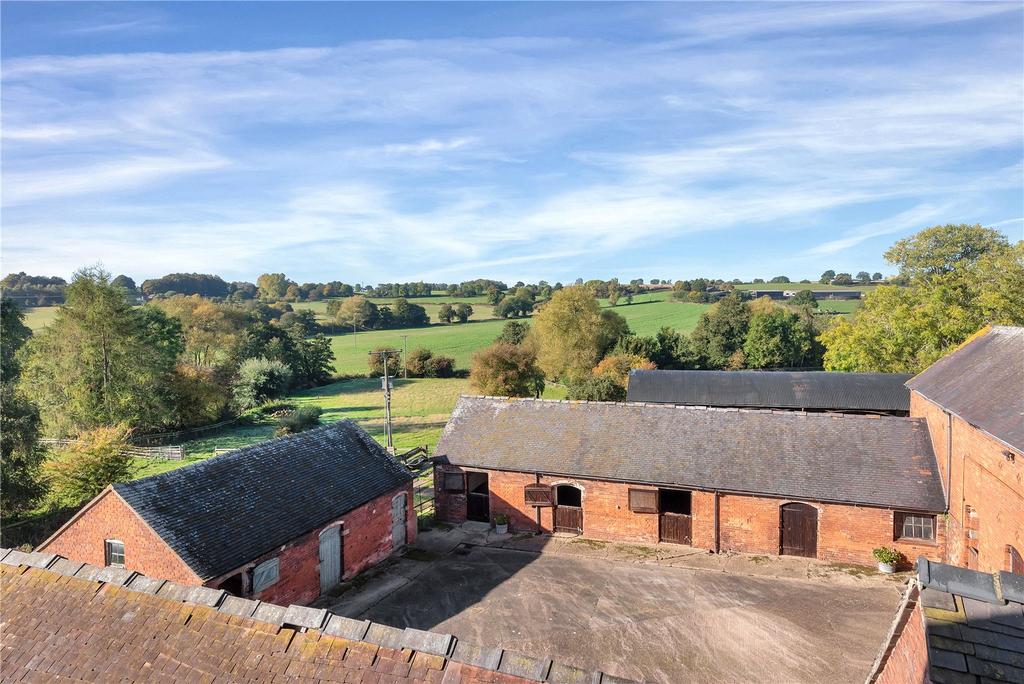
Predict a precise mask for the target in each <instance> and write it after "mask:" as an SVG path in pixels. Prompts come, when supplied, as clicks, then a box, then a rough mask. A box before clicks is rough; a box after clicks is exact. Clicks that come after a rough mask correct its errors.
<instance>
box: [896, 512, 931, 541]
mask: <svg viewBox="0 0 1024 684" xmlns="http://www.w3.org/2000/svg"><path fill="white" fill-rule="evenodd" d="M894 518H895V522H896V530H895V535H894V536H895V537H896V539H897V540H899V539H912V540H922V541H935V516H934V515H923V514H918V513H901V512H899V511H897V512H896V514H895V516H894Z"/></svg>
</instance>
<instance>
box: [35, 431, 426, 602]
mask: <svg viewBox="0 0 1024 684" xmlns="http://www.w3.org/2000/svg"><path fill="white" fill-rule="evenodd" d="M415 535H416V517H415V513H414V511H413V509H412V477H411V476H410V474H409V473H408V472H407V471H406V469H405V468H404V467H403V466H402V465H401V464H400V463H398V462H397V461H396V460H395V459H394V458H393V457H392V456H391V455H389V454H388V453H387V452H386V451H385V450H384V448H383V447H381V446H380V445H379V444H377V442H375V441H374V440H373V439H372V438H371V437H370V436H369V435H368V434H366V432H364V431H363V430H362V429H361V428H359V427H358V426H357V425H355V424H354V423H352V422H349V421H341V422H338V423H333V424H331V425H326V426H323V427H319V428H315V429H313V430H308V431H306V432H302V433H299V434H297V435H290V436H287V437H280V438H277V439H272V440H268V441H266V442H262V443H260V444H256V445H254V446H250V447H245V448H242V449H237V450H235V451H232V452H229V453H227V454H224V455H221V456H217V457H214V458H211V459H208V460H205V461H202V462H199V463H196V464H193V465H190V466H186V467H184V468H180V469H178V470H173V471H170V472H167V473H162V474H160V475H153V476H152V477H147V478H143V479H141V480H135V481H133V482H126V483H119V484H115V485H113V486H112V487H108V488H107V489H105V490H104V491H103V492H101V493H100V494H99V495H98V496H97V497H96V498H95V499H93V500H92V501H90V502H89V503H88V504H86V506H85V507H84V508H82V510H81V511H79V512H78V513H77V514H76V515H75V517H74V518H72V519H71V520H70V521H69V522H68V523H67V524H66V525H64V526H63V527H61V528H60V529H59V530H58V531H57V532H56V533H54V534H53V535H52V536H51V537H50V538H49V539H47V540H46V541H45V542H43V543H42V544H41V545H40V546H39V549H38V550H39V551H46V552H49V553H55V554H59V555H62V556H65V557H67V558H70V559H72V560H76V561H81V562H85V563H90V564H92V565H96V566H117V567H124V568H126V569H128V570H134V571H137V572H141V573H143V574H146V575H149V576H150V577H156V578H160V579H165V580H172V581H175V582H179V583H182V584H189V585H202V586H206V587H211V588H218V589H223V590H225V591H227V592H229V593H231V594H233V595H236V596H244V597H249V598H255V599H259V600H262V601H270V602H275V603H297V604H305V603H309V602H310V601H312V600H314V599H315V598H317V597H318V596H319V595H320V594H322V593H323V592H324V591H327V590H328V589H330V588H332V587H333V586H334V585H336V584H338V583H339V582H340V581H341V580H342V579H346V578H348V577H351V576H353V575H355V574H357V573H359V572H360V571H361V570H363V569H364V568H366V567H368V566H370V565H373V564H374V563H377V562H378V561H380V560H382V559H384V558H385V557H387V556H388V555H390V554H391V553H392V552H394V551H395V550H397V549H398V548H401V547H402V546H403V545H404V544H405V543H407V542H411V541H413V540H414V539H415Z"/></svg>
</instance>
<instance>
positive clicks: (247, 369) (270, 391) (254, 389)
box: [233, 357, 292, 410]
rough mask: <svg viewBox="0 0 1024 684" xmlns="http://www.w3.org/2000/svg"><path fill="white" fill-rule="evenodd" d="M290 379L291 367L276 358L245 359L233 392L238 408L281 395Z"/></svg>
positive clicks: (285, 390)
mask: <svg viewBox="0 0 1024 684" xmlns="http://www.w3.org/2000/svg"><path fill="white" fill-rule="evenodd" d="M291 381H292V369H291V368H289V367H288V366H287V365H285V364H284V363H282V362H281V361H278V360H276V359H265V358H262V357H260V358H255V359H246V360H245V361H243V362H242V365H241V367H239V369H238V379H237V380H235V384H234V386H233V393H234V397H235V403H236V404H238V406H239V408H241V409H243V410H248V409H251V408H255V407H257V406H259V405H260V404H262V403H263V402H265V401H267V400H268V399H276V398H277V397H280V396H283V395H284V393H285V392H287V391H288V386H289V385H290V384H291Z"/></svg>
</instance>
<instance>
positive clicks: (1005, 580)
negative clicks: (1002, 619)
mask: <svg viewBox="0 0 1024 684" xmlns="http://www.w3.org/2000/svg"><path fill="white" fill-rule="evenodd" d="M999 587H1000V589H1002V592H1003V598H1005V599H1008V600H1010V601H1016V602H1017V603H1024V575H1016V574H1013V573H1010V572H1006V571H1005V570H1004V571H1002V572H1000V573H999Z"/></svg>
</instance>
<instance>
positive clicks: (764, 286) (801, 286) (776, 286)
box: [734, 283, 878, 292]
mask: <svg viewBox="0 0 1024 684" xmlns="http://www.w3.org/2000/svg"><path fill="white" fill-rule="evenodd" d="M734 287H735V288H736V289H737V290H860V291H861V292H871V290H874V289H875V288H876V287H878V286H877V285H822V284H821V283H758V284H757V285H755V284H754V283H741V284H739V285H734Z"/></svg>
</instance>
